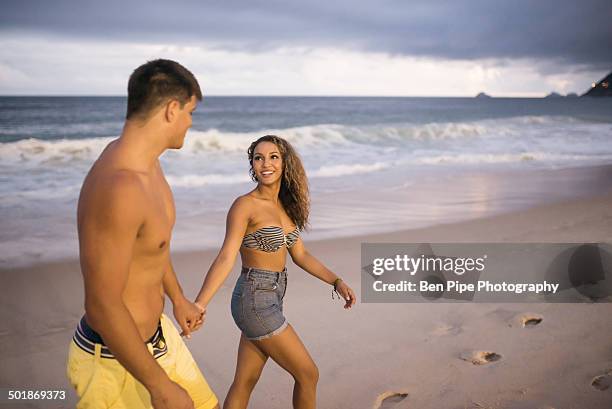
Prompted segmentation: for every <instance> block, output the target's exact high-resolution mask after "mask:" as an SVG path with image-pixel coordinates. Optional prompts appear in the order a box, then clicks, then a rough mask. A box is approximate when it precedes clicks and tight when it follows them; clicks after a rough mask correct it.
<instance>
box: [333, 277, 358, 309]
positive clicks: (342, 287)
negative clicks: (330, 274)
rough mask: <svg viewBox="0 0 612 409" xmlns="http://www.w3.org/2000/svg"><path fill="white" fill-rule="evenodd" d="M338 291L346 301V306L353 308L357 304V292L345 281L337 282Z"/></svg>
mask: <svg viewBox="0 0 612 409" xmlns="http://www.w3.org/2000/svg"><path fill="white" fill-rule="evenodd" d="M336 292H337V293H338V294H340V296H341V297H342V298H343V299H344V300H345V301H346V303H345V304H344V308H351V307H352V306H353V305H355V301H356V300H357V297H355V292H354V291H353V290H352V289H351V287H349V286H348V285H346V283H345V282H344V281H340V282H338V284H336Z"/></svg>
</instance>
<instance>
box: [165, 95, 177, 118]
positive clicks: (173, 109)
mask: <svg viewBox="0 0 612 409" xmlns="http://www.w3.org/2000/svg"><path fill="white" fill-rule="evenodd" d="M180 108H181V104H180V103H179V102H178V100H176V99H171V100H170V101H168V102H167V103H166V109H165V112H164V113H165V115H164V118H165V119H166V121H168V122H174V120H175V119H176V118H177V115H178V112H179V110H180Z"/></svg>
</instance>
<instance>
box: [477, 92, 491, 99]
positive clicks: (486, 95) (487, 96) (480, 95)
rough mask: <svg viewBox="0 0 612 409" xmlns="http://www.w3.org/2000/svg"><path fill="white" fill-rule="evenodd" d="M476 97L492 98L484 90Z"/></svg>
mask: <svg viewBox="0 0 612 409" xmlns="http://www.w3.org/2000/svg"><path fill="white" fill-rule="evenodd" d="M474 98H491V95H488V94H485V93H484V92H479V93H478V95H476V96H475V97H474Z"/></svg>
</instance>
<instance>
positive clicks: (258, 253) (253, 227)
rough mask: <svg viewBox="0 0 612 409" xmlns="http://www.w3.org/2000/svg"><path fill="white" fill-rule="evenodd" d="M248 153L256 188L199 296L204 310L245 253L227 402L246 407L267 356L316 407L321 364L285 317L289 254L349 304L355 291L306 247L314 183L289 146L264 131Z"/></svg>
mask: <svg viewBox="0 0 612 409" xmlns="http://www.w3.org/2000/svg"><path fill="white" fill-rule="evenodd" d="M248 155H249V162H250V164H251V169H250V173H251V177H252V178H253V180H254V181H256V182H257V187H256V188H255V189H253V190H252V191H251V192H249V193H247V194H245V195H243V196H240V197H238V199H236V200H235V201H234V203H233V204H232V207H231V208H230V210H229V212H228V215H227V226H226V232H225V240H224V241H223V246H222V247H221V250H220V251H219V254H218V255H217V258H216V259H215V261H214V262H213V264H212V266H211V267H210V270H209V271H208V274H207V275H206V278H205V280H204V284H203V286H202V289H201V290H200V293H199V294H198V297H197V299H196V303H197V304H198V305H200V306H201V307H202V308H203V309H205V308H206V306H207V305H208V303H209V302H210V300H211V299H212V297H213V296H214V294H215V293H216V292H217V290H218V289H219V287H220V286H221V284H222V283H223V282H224V281H225V279H226V277H227V275H228V274H229V272H230V270H231V269H232V267H233V264H234V260H235V259H236V254H237V253H238V251H240V256H241V259H242V266H243V267H242V271H241V274H240V277H239V278H238V281H237V282H236V286H235V288H234V291H233V293H232V316H233V317H234V321H235V322H236V325H237V326H238V328H240V330H241V331H242V334H241V336H240V344H239V346H238V362H237V365H236V373H235V375H234V381H233V383H232V386H231V387H230V390H229V391H228V394H227V397H226V399H225V403H224V405H223V408H224V409H235V408H246V407H247V404H248V402H249V397H250V395H251V392H252V391H253V388H254V387H255V384H256V383H257V380H258V379H259V376H260V374H261V371H262V370H263V367H264V365H265V364H266V361H267V359H268V357H270V358H272V359H273V360H274V361H275V362H276V363H278V364H279V365H280V366H281V367H282V368H284V369H285V370H287V371H288V372H289V373H290V374H291V375H292V376H293V378H294V379H295V387H294V389H293V406H294V407H295V408H314V407H315V406H316V386H317V381H318V377H319V374H318V369H317V366H316V365H315V363H314V362H313V360H312V358H311V357H310V355H309V354H308V351H307V350H306V348H305V347H304V344H302V342H301V340H300V338H299V337H298V335H297V334H296V332H295V331H294V329H293V328H292V326H291V325H289V324H288V322H287V320H286V319H285V317H284V316H283V298H284V296H285V290H286V286H287V269H286V268H285V261H286V258H287V253H289V255H290V256H291V258H292V260H293V262H294V263H295V264H297V265H298V266H299V267H301V268H302V269H304V270H305V271H307V272H308V273H310V274H312V275H313V276H315V277H317V278H319V279H321V280H323V281H325V282H326V283H328V284H330V285H333V286H334V291H336V293H338V294H339V295H340V296H342V298H343V299H344V300H345V301H346V303H345V305H344V308H350V307H352V306H353V304H354V303H355V294H354V292H353V290H351V289H350V288H349V287H348V285H346V283H344V281H342V280H341V279H340V278H339V277H338V276H337V275H336V274H334V273H333V272H331V271H330V270H328V269H327V268H326V267H325V266H324V265H323V264H321V262H320V261H319V260H317V259H316V258H315V257H313V256H312V255H311V254H310V253H308V251H307V250H306V247H305V246H304V244H303V243H302V240H301V239H300V232H301V231H302V230H303V229H304V228H305V227H306V224H307V222H308V213H309V197H308V181H307V179H306V174H305V172H304V168H303V166H302V162H301V160H300V158H299V157H298V155H297V153H296V152H295V151H294V149H293V148H292V147H291V145H290V144H289V143H288V142H287V141H285V140H284V139H282V138H279V137H278V136H273V135H266V136H263V137H261V138H259V139H258V140H256V141H255V142H253V143H252V144H251V146H250V147H249V150H248ZM332 294H333V293H332Z"/></svg>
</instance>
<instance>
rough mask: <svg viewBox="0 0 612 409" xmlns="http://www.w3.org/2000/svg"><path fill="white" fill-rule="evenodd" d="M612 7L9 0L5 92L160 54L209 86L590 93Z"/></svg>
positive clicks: (566, 0) (96, 73) (40, 89)
mask: <svg viewBox="0 0 612 409" xmlns="http://www.w3.org/2000/svg"><path fill="white" fill-rule="evenodd" d="M611 21H612V1H610V0H582V1H575V0H554V1H552V0H507V1H499V0H477V1H459V0H448V1H432V0H427V1H425V0H423V1H422V0H416V1H408V0H404V1H402V0H368V1H363V0H333V1H330V0H299V1H294V0H282V1H280V0H268V1H259V0H249V1H236V0H224V1H218V0H215V1H209V0H175V1H173V2H167V1H166V2H153V1H151V0H149V1H144V0H134V1H128V2H126V1H123V0H122V1H116V0H107V1H104V2H101V1H89V0H54V1H48V0H45V1H42V0H40V1H39V0H20V1H16V0H2V11H0V94H2V95H22V94H26V95H49V94H53V95H73V94H80V95H124V94H125V88H126V83H127V78H128V76H129V74H130V73H131V71H132V70H133V69H134V68H135V67H136V66H138V65H140V64H141V63H143V62H145V61H146V60H150V59H153V58H160V57H161V58H171V59H175V60H177V61H179V62H181V63H182V64H184V65H185V66H187V67H188V68H189V69H190V70H191V71H193V72H194V74H196V76H197V77H198V79H199V81H200V83H201V85H202V88H203V89H204V92H205V93H206V94H208V95H393V96H395V95H407V96H472V95H475V94H476V93H478V92H480V91H485V92H487V93H489V94H491V95H494V96H542V95H545V94H547V93H549V92H551V91H557V92H560V93H568V92H578V93H582V92H584V91H585V90H586V89H588V87H589V86H590V84H591V83H592V82H593V81H597V80H599V79H601V78H602V77H604V76H605V75H606V74H607V73H609V72H610V71H612V24H611V23H610V22H611Z"/></svg>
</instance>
